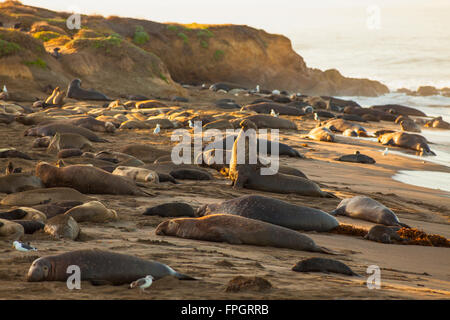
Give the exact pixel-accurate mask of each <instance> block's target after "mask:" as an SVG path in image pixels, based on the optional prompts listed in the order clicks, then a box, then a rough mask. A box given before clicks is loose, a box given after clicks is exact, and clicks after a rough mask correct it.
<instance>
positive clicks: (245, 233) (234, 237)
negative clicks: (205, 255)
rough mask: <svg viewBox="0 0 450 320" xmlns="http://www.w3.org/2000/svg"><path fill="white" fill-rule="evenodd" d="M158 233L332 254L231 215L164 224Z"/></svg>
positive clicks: (260, 223)
mask: <svg viewBox="0 0 450 320" xmlns="http://www.w3.org/2000/svg"><path fill="white" fill-rule="evenodd" d="M155 233H156V234H157V235H167V236H175V237H180V238H186V239H194V240H204V241H214V242H227V243H230V244H248V245H255V246H270V247H276V248H288V249H293V250H301V251H311V252H322V253H332V252H331V251H330V250H328V249H326V248H323V247H319V246H317V245H316V244H315V242H314V241H313V240H312V239H311V238H309V237H307V236H305V235H303V234H301V233H299V232H297V231H294V230H291V229H288V228H284V227H281V226H277V225H274V224H271V223H267V222H263V221H258V220H253V219H249V218H244V217H240V216H235V215H229V214H214V215H209V216H205V217H202V218H178V219H172V220H168V221H164V222H162V223H161V224H159V226H158V227H157V228H156V231H155Z"/></svg>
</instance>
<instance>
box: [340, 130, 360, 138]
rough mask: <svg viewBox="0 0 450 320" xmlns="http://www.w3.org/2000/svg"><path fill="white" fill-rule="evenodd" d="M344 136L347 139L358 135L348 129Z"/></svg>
mask: <svg viewBox="0 0 450 320" xmlns="http://www.w3.org/2000/svg"><path fill="white" fill-rule="evenodd" d="M342 135H343V136H346V137H357V136H358V133H357V132H356V131H355V130H353V129H347V130H345V131H344V132H343V133H342Z"/></svg>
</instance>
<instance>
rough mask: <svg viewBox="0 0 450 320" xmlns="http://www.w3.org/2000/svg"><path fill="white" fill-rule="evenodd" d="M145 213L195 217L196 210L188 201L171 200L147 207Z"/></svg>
mask: <svg viewBox="0 0 450 320" xmlns="http://www.w3.org/2000/svg"><path fill="white" fill-rule="evenodd" d="M143 215H144V216H160V217H195V212H194V209H193V208H192V207H191V206H190V205H189V204H187V203H182V202H171V203H164V204H160V205H158V206H155V207H151V208H147V209H146V210H145V212H144V213H143Z"/></svg>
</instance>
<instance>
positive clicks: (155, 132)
mask: <svg viewBox="0 0 450 320" xmlns="http://www.w3.org/2000/svg"><path fill="white" fill-rule="evenodd" d="M160 131H161V126H160V125H159V123H158V124H156V128H155V130H153V134H158V133H159V132H160Z"/></svg>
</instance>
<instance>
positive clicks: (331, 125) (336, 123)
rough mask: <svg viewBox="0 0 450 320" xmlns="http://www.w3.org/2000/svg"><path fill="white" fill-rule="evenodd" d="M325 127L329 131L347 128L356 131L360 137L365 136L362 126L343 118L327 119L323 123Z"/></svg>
mask: <svg viewBox="0 0 450 320" xmlns="http://www.w3.org/2000/svg"><path fill="white" fill-rule="evenodd" d="M324 126H325V127H327V128H328V129H330V130H331V131H337V132H344V131H345V130H347V129H352V130H354V131H356V133H358V136H360V137H367V136H368V134H367V131H366V129H364V127H363V126H361V125H360V124H357V123H353V122H351V121H347V120H344V119H334V120H329V121H327V122H326V123H325V124H324Z"/></svg>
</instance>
